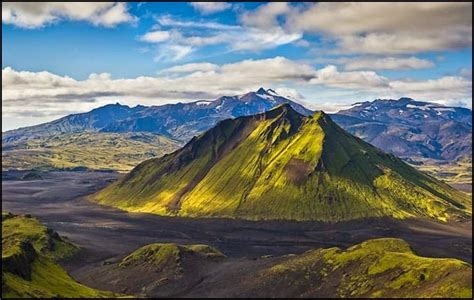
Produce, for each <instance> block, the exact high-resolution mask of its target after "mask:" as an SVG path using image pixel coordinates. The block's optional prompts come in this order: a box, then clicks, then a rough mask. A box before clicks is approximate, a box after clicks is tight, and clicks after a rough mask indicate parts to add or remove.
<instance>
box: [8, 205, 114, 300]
mask: <svg viewBox="0 0 474 300" xmlns="http://www.w3.org/2000/svg"><path fill="white" fill-rule="evenodd" d="M77 250H78V248H77V247H76V246H74V245H72V244H70V243H68V242H67V241H64V240H62V239H61V238H60V237H59V236H58V234H57V233H55V232H54V231H52V230H50V229H48V228H46V227H45V226H44V225H42V224H41V223H40V222H39V221H38V220H37V219H34V218H32V217H29V216H15V215H12V214H10V213H3V212H2V297H3V298H51V297H54V298H63V297H69V298H70V297H74V298H79V297H86V298H97V297H114V296H117V295H114V294H113V293H109V292H104V291H99V290H95V289H92V288H89V287H87V286H84V285H82V284H80V283H78V282H76V281H75V280H74V279H72V278H71V277H70V276H69V275H68V274H67V273H66V271H65V270H64V269H63V268H62V267H61V266H60V265H59V264H58V263H57V261H58V260H61V259H65V258H68V257H70V256H71V255H72V254H74V253H75V252H76V251H77Z"/></svg>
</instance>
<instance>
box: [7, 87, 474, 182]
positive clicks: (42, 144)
mask: <svg viewBox="0 0 474 300" xmlns="http://www.w3.org/2000/svg"><path fill="white" fill-rule="evenodd" d="M283 103H289V104H290V105H291V107H292V108H293V109H295V110H296V111H297V112H299V113H301V114H303V115H306V116H308V115H311V114H312V113H313V112H312V111H311V110H309V109H307V108H305V107H304V106H302V105H301V104H299V103H297V102H296V101H294V100H292V99H290V98H289V97H283V96H281V95H278V94H277V93H276V92H275V91H273V90H271V89H267V90H265V89H263V88H260V89H259V90H257V91H256V92H249V93H246V94H243V95H236V96H222V97H219V98H217V99H216V100H214V101H208V100H199V101H195V102H190V103H177V104H167V105H162V106H149V107H147V106H142V105H138V106H135V107H129V106H126V105H120V104H118V103H117V104H110V105H106V106H103V107H99V108H96V109H94V110H92V111H90V112H86V113H80V114H72V115H68V116H65V117H63V118H60V119H58V120H55V121H52V122H48V123H44V124H40V125H36V126H31V127H25V128H20V129H15V130H10V131H7V132H4V133H3V134H2V157H3V158H4V160H5V161H6V162H17V163H18V165H19V166H25V167H26V166H29V167H33V168H34V167H35V166H36V167H39V166H41V167H43V166H48V167H50V168H57V167H60V166H71V167H77V166H81V163H82V164H83V163H84V161H85V160H84V159H80V154H78V156H77V155H74V157H76V159H75V160H73V159H71V158H70V156H61V155H59V156H58V155H56V154H54V153H52V152H54V149H56V148H58V143H57V142H55V139H59V140H61V141H62V142H61V143H60V144H61V147H63V145H64V144H67V145H68V147H69V148H72V149H78V150H80V149H84V147H86V146H87V147H89V148H95V149H100V150H101V151H100V152H101V153H105V154H104V155H105V157H104V158H103V159H99V163H94V164H86V165H85V166H86V167H90V168H103V167H104V166H106V165H113V166H115V167H112V168H116V169H117V170H129V169H130V168H131V167H132V166H134V165H136V164H138V163H139V162H141V161H142V160H143V159H148V158H151V157H153V153H155V154H158V155H161V154H163V153H169V152H171V151H173V150H176V149H177V148H178V147H179V146H181V145H183V144H184V143H186V142H188V141H189V140H190V139H191V138H192V137H194V136H196V135H198V134H200V133H202V132H204V131H206V130H208V129H210V128H212V127H213V126H214V125H215V124H217V122H219V121H222V120H224V119H228V118H237V117H240V116H247V115H253V114H257V113H262V112H265V111H268V110H269V109H271V108H273V107H275V106H278V105H280V104H283ZM331 117H332V119H333V120H334V121H335V122H336V123H338V124H339V125H340V126H341V127H343V128H344V129H346V130H347V131H349V132H350V133H352V134H354V135H356V136H358V137H360V138H362V139H363V140H365V141H366V142H369V143H371V144H373V145H375V146H377V147H379V148H381V149H382V150H384V151H386V152H389V153H392V154H395V155H397V156H399V157H401V158H402V159H404V160H406V161H408V162H412V163H414V164H415V163H416V164H419V163H420V161H422V160H427V159H428V160H433V161H441V162H443V163H444V162H446V163H451V162H453V161H456V160H457V161H467V162H470V161H471V159H472V154H471V152H472V111H471V110H470V109H467V108H461V107H447V106H442V105H439V104H433V103H428V102H420V101H415V100H413V99H410V98H401V99H398V100H381V99H378V100H375V101H371V102H369V101H366V102H359V103H355V104H354V105H353V106H352V107H351V108H349V109H346V110H341V111H339V112H338V113H335V114H331ZM131 133H141V134H144V135H148V136H149V137H148V138H147V139H146V140H144V141H143V142H144V143H146V141H150V142H151V143H152V142H153V141H154V140H156V139H160V140H162V141H165V143H164V145H166V148H163V149H161V148H160V147H161V146H159V145H158V146H157V145H155V144H150V145H145V146H144V147H135V148H136V151H139V153H122V155H115V154H114V155H112V153H115V152H116V149H115V148H116V145H117V143H115V142H112V141H111V138H112V137H113V138H117V135H122V138H121V139H122V140H124V143H126V144H127V145H134V144H136V141H135V140H133V139H130V134H131ZM78 134H82V135H84V134H86V135H87V136H88V137H90V139H88V141H90V142H89V143H80V144H78V143H77V141H78V140H81V139H78V138H77V135H78ZM150 135H156V136H158V137H156V138H154V137H152V136H150ZM82 140H84V139H82ZM96 141H101V142H100V144H101V145H97V142H96ZM106 141H107V142H106ZM104 144H105V145H109V146H106V147H103V145H104ZM160 145H161V144H160ZM114 147H115V148H114ZM61 149H62V148H61ZM126 149H131V147H124V150H123V151H127V150H126ZM140 149H146V150H144V151H141V150H140ZM25 151H26V152H25ZM140 151H141V152H140ZM25 153H26V154H27V155H25ZM31 153H33V156H30V154H31ZM107 153H110V155H109V156H107ZM124 156H126V157H127V160H126V161H123V157H124ZM31 157H36V158H38V159H34V160H33V161H30V160H31V159H30V158H31ZM78 157H79V158H78ZM134 157H136V159H135V158H134ZM129 158H130V159H129ZM140 159H141V160H140ZM10 165H12V166H13V165H14V163H13V164H9V163H7V164H6V165H3V164H2V169H5V168H6V167H11V166H10ZM429 165H431V163H430V164H429ZM462 169H466V168H465V167H464V166H463V167H462ZM468 173H469V172H468Z"/></svg>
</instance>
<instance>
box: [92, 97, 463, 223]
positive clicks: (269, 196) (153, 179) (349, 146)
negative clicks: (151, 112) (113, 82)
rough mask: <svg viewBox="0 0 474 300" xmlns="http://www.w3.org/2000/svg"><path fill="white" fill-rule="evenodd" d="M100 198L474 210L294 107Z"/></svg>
mask: <svg viewBox="0 0 474 300" xmlns="http://www.w3.org/2000/svg"><path fill="white" fill-rule="evenodd" d="M91 198H92V199H93V200H95V201H97V202H99V203H101V204H106V205H112V206H115V207H119V208H121V209H125V210H128V211H135V212H150V213H155V214H160V215H178V216H190V217H230V218H243V219H252V220H269V219H289V220H319V221H329V222H334V221H343V220H351V219H358V218H366V217H382V216H391V217H394V218H408V217H428V218H433V219H437V220H441V221H447V220H448V219H459V218H468V217H469V216H470V215H471V209H470V204H469V197H468V196H467V195H465V194H463V193H461V192H458V191H456V190H454V189H453V188H451V187H450V186H448V185H447V184H444V183H442V182H440V181H438V180H436V179H434V178H433V177H431V176H428V175H426V174H424V173H421V172H419V171H417V170H415V169H414V168H413V167H410V166H409V165H407V164H405V163H404V162H402V161H401V160H400V159H398V158H397V157H395V156H393V155H390V154H386V153H384V152H382V151H381V150H379V149H377V148H375V147H373V146H371V145H370V144H368V143H366V142H364V141H362V140H361V139H359V138H356V137H354V136H352V135H350V134H349V133H347V132H346V131H344V130H343V129H342V128H340V127H339V126H338V125H336V124H335V123H334V122H333V121H332V120H331V118H330V117H329V116H328V115H326V114H325V113H323V112H317V113H315V114H314V115H313V116H309V117H304V116H302V115H300V114H299V113H297V112H296V111H294V110H293V109H292V108H291V106H289V105H282V106H279V107H277V108H275V109H273V110H270V111H268V112H266V113H262V114H258V115H254V116H249V117H240V118H237V119H228V120H224V121H222V122H220V123H218V124H217V125H216V126H215V127H214V128H212V129H210V130H208V131H207V132H205V133H203V134H202V135H200V136H198V137H196V138H193V139H192V140H191V141H190V142H189V143H188V144H186V145H185V146H184V147H183V148H181V149H180V150H178V151H176V152H174V153H172V154H168V155H165V156H163V157H161V158H157V159H150V160H147V161H145V162H143V163H141V164H139V165H138V166H137V167H136V168H134V169H133V170H132V171H131V172H130V173H129V174H128V175H127V176H125V177H124V178H123V179H121V180H120V181H118V182H116V183H114V184H112V185H110V186H108V187H107V188H105V189H104V190H102V191H100V192H98V193H96V194H94V195H92V197H91Z"/></svg>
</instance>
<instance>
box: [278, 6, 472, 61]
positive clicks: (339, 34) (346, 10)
mask: <svg viewBox="0 0 474 300" xmlns="http://www.w3.org/2000/svg"><path fill="white" fill-rule="evenodd" d="M286 27H287V28H288V29H289V30H293V31H295V32H307V33H322V34H325V35H326V36H328V37H331V38H333V39H334V40H335V41H336V42H337V45H338V46H339V48H340V50H341V51H343V52H345V53H348V52H350V53H355V52H358V53H415V52H423V51H437V50H452V49H460V48H465V47H470V46H471V45H472V37H471V36H472V3H455V2H444V3H440V2H437V3H429V2H411V3H384V2H377V3H373V2H349V3H347V2H344V3H328V2H324V3H317V4H311V5H304V6H302V8H299V9H293V10H291V11H290V13H288V14H287V15H286Z"/></svg>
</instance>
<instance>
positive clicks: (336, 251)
mask: <svg viewBox="0 0 474 300" xmlns="http://www.w3.org/2000/svg"><path fill="white" fill-rule="evenodd" d="M111 283H113V286H114V289H115V291H117V292H119V291H120V292H127V293H131V294H134V295H138V296H144V297H243V298H253V297H264V298H273V297H284V298H287V297H289V298H294V297H319V298H334V297H379V298H380V297H445V298H449V297H472V266H471V265H470V264H468V263H465V262H462V261H460V260H457V259H446V258H444V259H437V258H426V257H421V256H417V255H416V254H415V253H414V252H413V251H412V250H411V249H410V247H409V245H408V244H407V243H406V242H404V241H403V240H400V239H392V238H383V239H373V240H368V241H365V242H363V243H361V244H357V245H355V246H352V247H350V248H348V249H345V250H342V249H340V248H327V249H314V250H309V251H307V252H305V253H303V254H299V255H294V254H289V255H285V256H281V257H272V256H262V257H260V258H257V259H254V260H251V259H247V258H240V259H231V258H227V257H225V256H224V255H222V254H221V253H220V252H219V251H218V250H216V249H213V248H211V247H209V246H206V245H191V246H182V245H176V244H152V245H147V246H144V247H142V248H139V249H138V250H136V251H135V252H133V253H132V254H130V255H129V256H127V257H125V258H124V259H122V260H120V261H118V262H117V263H112V264H110V265H108V266H106V267H104V268H103V270H102V271H101V273H100V274H98V276H97V281H96V284H97V285H99V286H106V285H110V284H111Z"/></svg>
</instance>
